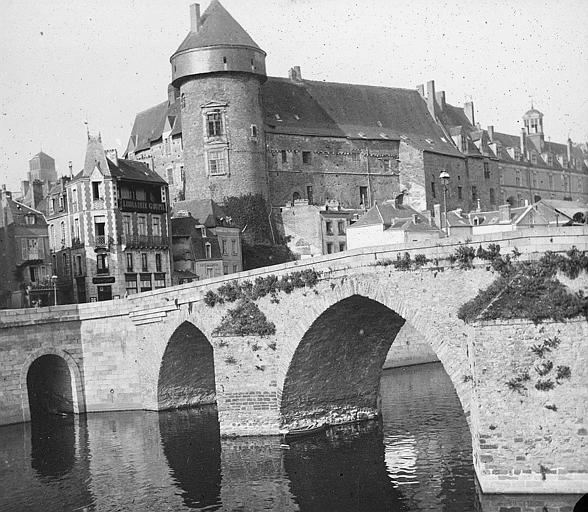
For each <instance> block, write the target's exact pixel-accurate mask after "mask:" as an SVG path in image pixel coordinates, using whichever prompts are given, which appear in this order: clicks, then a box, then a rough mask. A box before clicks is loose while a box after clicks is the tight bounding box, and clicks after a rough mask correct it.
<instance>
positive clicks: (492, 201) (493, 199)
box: [490, 188, 496, 204]
mask: <svg viewBox="0 0 588 512" xmlns="http://www.w3.org/2000/svg"><path fill="white" fill-rule="evenodd" d="M490 204H496V196H495V194H494V189H493V188H491V189H490Z"/></svg>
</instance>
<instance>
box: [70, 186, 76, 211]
mask: <svg viewBox="0 0 588 512" xmlns="http://www.w3.org/2000/svg"><path fill="white" fill-rule="evenodd" d="M71 211H72V212H77V211H78V191H77V190H76V189H75V188H74V189H73V190H72V191H71Z"/></svg>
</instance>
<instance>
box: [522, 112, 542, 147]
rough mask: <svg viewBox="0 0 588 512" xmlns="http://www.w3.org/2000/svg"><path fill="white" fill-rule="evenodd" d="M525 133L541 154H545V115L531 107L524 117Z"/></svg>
mask: <svg viewBox="0 0 588 512" xmlns="http://www.w3.org/2000/svg"><path fill="white" fill-rule="evenodd" d="M523 123H524V124H525V132H526V134H527V137H528V138H529V139H530V140H531V141H532V142H533V144H534V146H535V148H536V149H537V151H539V153H542V152H543V148H544V147H545V135H544V134H543V114H542V113H541V112H539V111H538V110H537V109H536V108H533V107H531V110H527V112H525V115H524V116H523Z"/></svg>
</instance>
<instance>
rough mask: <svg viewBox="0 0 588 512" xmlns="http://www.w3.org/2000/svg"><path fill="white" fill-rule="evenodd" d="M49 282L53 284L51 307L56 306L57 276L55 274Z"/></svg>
mask: <svg viewBox="0 0 588 512" xmlns="http://www.w3.org/2000/svg"><path fill="white" fill-rule="evenodd" d="M51 281H52V282H53V305H54V306H57V276H56V275H55V274H53V275H52V276H51Z"/></svg>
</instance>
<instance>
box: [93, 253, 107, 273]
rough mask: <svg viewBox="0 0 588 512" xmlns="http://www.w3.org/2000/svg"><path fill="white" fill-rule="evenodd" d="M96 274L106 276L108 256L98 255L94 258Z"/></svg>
mask: <svg viewBox="0 0 588 512" xmlns="http://www.w3.org/2000/svg"><path fill="white" fill-rule="evenodd" d="M96 273H97V274H108V254H98V255H97V256H96Z"/></svg>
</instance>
